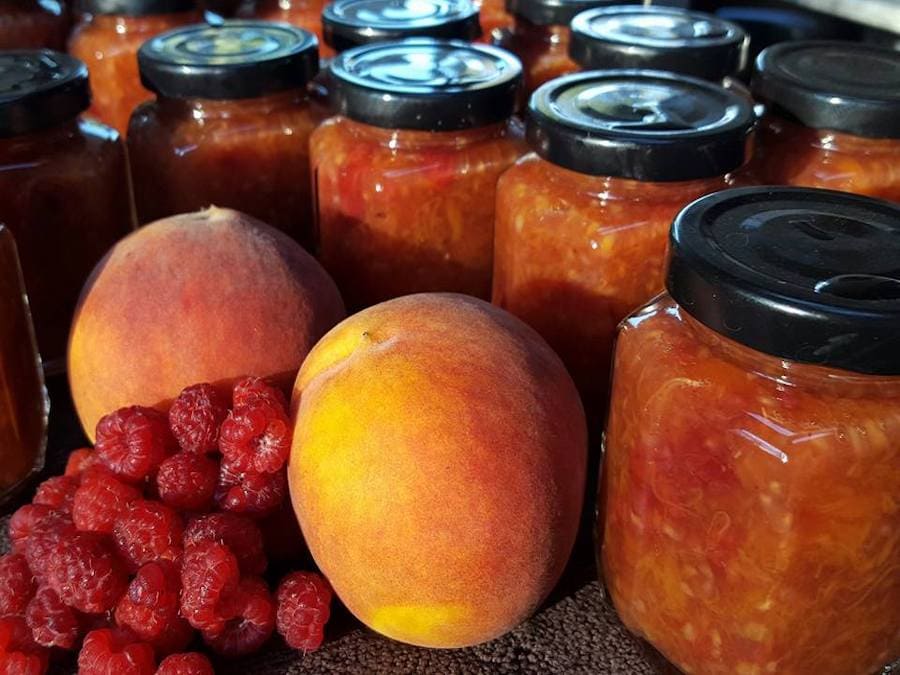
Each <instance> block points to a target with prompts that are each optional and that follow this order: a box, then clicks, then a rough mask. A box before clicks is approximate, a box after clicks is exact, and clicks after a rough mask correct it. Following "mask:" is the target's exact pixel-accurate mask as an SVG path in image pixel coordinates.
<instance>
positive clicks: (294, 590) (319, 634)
mask: <svg viewBox="0 0 900 675" xmlns="http://www.w3.org/2000/svg"><path fill="white" fill-rule="evenodd" d="M331 596H332V591H331V586H329V585H328V582H327V581H325V579H324V578H322V576H320V575H318V574H315V573H314V572H293V573H291V574H288V575H287V576H286V577H285V578H284V579H282V580H281V585H280V586H279V587H278V595H277V600H278V612H277V624H278V632H279V633H281V635H282V636H283V637H284V641H285V642H287V643H288V645H290V646H291V647H293V648H294V649H302V650H304V651H312V650H314V649H318V648H319V646H320V645H321V644H322V640H323V639H324V632H325V624H326V623H327V622H328V617H329V616H330V615H331Z"/></svg>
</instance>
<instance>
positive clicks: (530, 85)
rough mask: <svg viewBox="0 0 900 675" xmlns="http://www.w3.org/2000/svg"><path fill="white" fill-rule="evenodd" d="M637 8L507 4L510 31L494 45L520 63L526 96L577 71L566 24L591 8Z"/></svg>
mask: <svg viewBox="0 0 900 675" xmlns="http://www.w3.org/2000/svg"><path fill="white" fill-rule="evenodd" d="M636 3H637V4H639V3H638V2H637V0H506V9H507V11H508V12H509V13H510V14H511V15H512V16H513V17H514V23H513V27H512V28H510V29H508V30H505V31H501V34H500V35H499V37H498V38H497V40H496V42H495V44H496V45H497V46H498V47H503V48H504V49H508V50H509V51H511V52H512V53H513V54H515V55H516V56H518V57H519V59H520V60H521V61H522V68H523V71H524V73H525V94H526V95H530V94H531V92H533V91H534V90H535V89H537V88H538V87H540V86H541V85H542V84H544V83H545V82H549V81H550V80H553V79H556V78H557V77H560V76H562V75H566V74H568V73H574V72H575V71H576V70H579V66H578V64H577V63H575V62H574V61H573V60H572V59H571V57H570V56H569V23H570V22H571V21H572V19H574V18H575V16H576V15H577V14H580V13H581V12H583V11H585V10H588V9H591V8H593V7H605V6H609V5H628V4H636Z"/></svg>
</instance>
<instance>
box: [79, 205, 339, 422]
mask: <svg viewBox="0 0 900 675" xmlns="http://www.w3.org/2000/svg"><path fill="white" fill-rule="evenodd" d="M344 316H345V311H344V304H343V302H342V300H341V297H340V294H339V293H338V290H337V287H336V286H335V285H334V282H333V281H332V280H331V278H330V277H329V276H328V274H327V273H326V272H325V270H324V269H323V268H322V267H321V266H320V265H319V263H318V262H316V260H315V259H314V258H313V257H312V256H310V255H309V254H308V253H306V251H304V250H303V248H302V247H301V246H300V245H299V244H297V243H296V242H294V241H293V240H292V239H290V238H288V237H287V236H286V235H284V234H282V233H281V232H279V231H277V230H275V229H274V228H271V227H269V226H268V225H265V224H263V223H261V222H260V221H258V220H254V219H253V218H250V217H249V216H245V215H243V214H241V213H238V212H237V211H231V210H228V209H217V208H211V209H208V210H204V211H199V212H197V213H191V214H184V215H180V216H173V217H171V218H166V219H164V220H160V221H157V222H155V223H152V224H150V225H147V226H146V227H143V228H141V229H139V230H137V231H136V232H134V233H133V234H131V235H129V236H128V237H126V238H125V239H123V240H121V241H120V242H119V243H118V244H116V246H114V247H113V248H112V250H111V251H110V252H109V253H108V254H107V255H106V257H105V258H104V259H103V260H102V261H101V262H100V263H99V264H98V265H97V267H96V269H95V270H94V272H93V274H92V275H91V277H90V279H88V282H87V284H86V285H85V288H84V290H83V292H82V295H81V299H80V301H79V305H78V308H77V310H76V313H75V319H74V321H73V324H72V331H71V333H70V336H69V355H68V366H69V383H70V385H71V388H72V396H73V399H74V401H75V407H76V409H77V411H78V415H79V417H80V419H81V424H82V426H83V427H84V431H85V433H86V434H87V435H88V437H90V438H91V439H92V440H93V437H94V428H95V426H96V424H97V421H98V420H99V419H100V417H101V416H103V415H105V414H107V413H109V412H111V411H113V410H115V409H117V408H120V407H122V406H126V405H134V404H140V405H146V406H153V407H157V408H160V409H166V408H167V407H168V405H169V404H170V403H171V400H172V399H173V398H174V397H175V396H177V395H178V393H179V392H180V391H181V390H182V389H183V388H184V387H186V386H189V385H191V384H196V383H197V382H211V383H215V384H217V385H220V386H222V388H223V390H226V391H227V390H228V389H227V388H228V387H230V385H231V384H232V383H233V382H234V381H235V380H236V379H238V378H240V377H241V376H244V375H248V374H252V375H259V376H263V377H269V378H270V379H271V380H272V381H273V382H274V383H275V384H277V385H279V386H282V387H284V388H285V389H286V390H288V389H289V388H290V386H291V382H292V381H293V379H294V377H295V376H296V373H297V370H298V369H299V367H300V364H301V363H302V362H303V359H304V358H305V357H306V355H307V353H308V352H309V350H310V349H311V348H312V346H313V345H314V344H315V343H316V342H317V341H318V339H319V338H320V337H322V335H324V334H325V333H326V332H327V331H328V330H329V329H330V328H331V327H333V326H334V325H335V324H336V323H337V322H339V321H340V320H341V319H343V318H344Z"/></svg>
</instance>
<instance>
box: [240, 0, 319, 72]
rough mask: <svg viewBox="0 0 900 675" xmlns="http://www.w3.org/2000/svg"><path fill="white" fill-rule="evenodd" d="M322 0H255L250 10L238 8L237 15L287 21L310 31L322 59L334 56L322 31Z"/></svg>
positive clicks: (281, 21)
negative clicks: (316, 41) (316, 42)
mask: <svg viewBox="0 0 900 675" xmlns="http://www.w3.org/2000/svg"><path fill="white" fill-rule="evenodd" d="M325 4H326V3H325V1H324V0H256V3H255V4H254V5H250V6H249V7H250V10H249V11H248V10H247V9H246V8H242V9H240V10H238V16H240V17H244V18H256V19H262V20H264V21H277V22H280V23H289V24H291V25H293V26H296V27H297V28H301V29H303V30H305V31H306V32H308V33H312V34H313V35H315V36H316V38H317V39H318V41H319V54H320V55H321V57H322V58H323V59H326V58H331V57H332V56H334V51H333V50H332V49H331V47H329V46H328V44H327V43H326V42H325V36H324V34H323V32H322V9H323V8H324V6H325Z"/></svg>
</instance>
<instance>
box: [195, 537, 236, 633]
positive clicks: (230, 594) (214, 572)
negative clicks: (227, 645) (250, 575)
mask: <svg viewBox="0 0 900 675" xmlns="http://www.w3.org/2000/svg"><path fill="white" fill-rule="evenodd" d="M240 575H241V572H240V568H239V567H238V562H237V558H235V556H234V554H233V553H232V552H231V551H229V550H228V547H227V546H225V544H219V543H217V542H212V541H200V542H197V543H196V544H191V545H190V546H188V547H187V548H186V549H185V551H184V560H183V562H182V564H181V588H182V591H181V615H182V616H183V617H184V618H185V619H187V620H188V622H189V623H190V624H191V625H192V626H193V627H194V628H198V629H200V630H205V631H208V632H210V633H213V634H215V633H219V632H221V631H222V630H223V629H224V628H225V623H226V622H227V621H228V620H229V619H231V618H232V617H233V616H234V607H233V604H234V595H235V591H236V590H237V587H238V582H239V581H240Z"/></svg>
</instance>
